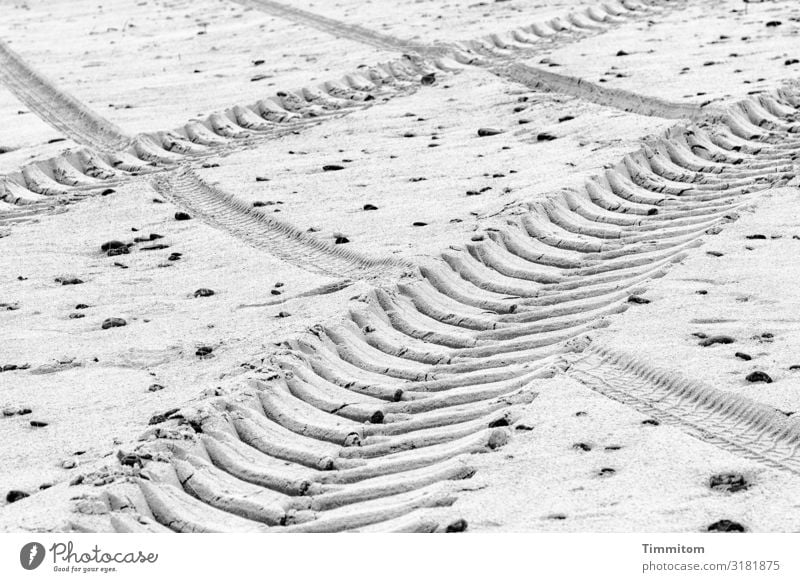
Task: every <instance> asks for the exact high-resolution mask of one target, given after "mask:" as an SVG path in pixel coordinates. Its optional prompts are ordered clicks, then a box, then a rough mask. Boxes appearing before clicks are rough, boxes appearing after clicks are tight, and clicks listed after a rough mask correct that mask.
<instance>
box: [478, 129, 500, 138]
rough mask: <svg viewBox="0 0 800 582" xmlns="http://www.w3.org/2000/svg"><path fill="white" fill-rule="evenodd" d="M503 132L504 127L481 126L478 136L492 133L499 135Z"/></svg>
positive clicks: (487, 135) (486, 135)
mask: <svg viewBox="0 0 800 582" xmlns="http://www.w3.org/2000/svg"><path fill="white" fill-rule="evenodd" d="M501 133H503V130H502V129H494V128H492V127H481V128H480V129H479V130H478V137H489V136H492V135H499V134H501Z"/></svg>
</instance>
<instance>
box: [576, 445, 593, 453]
mask: <svg viewBox="0 0 800 582" xmlns="http://www.w3.org/2000/svg"><path fill="white" fill-rule="evenodd" d="M572 448H573V449H575V450H576V451H585V452H587V453H588V452H589V451H591V450H592V447H591V446H590V445H587V444H586V443H575V444H574V445H572Z"/></svg>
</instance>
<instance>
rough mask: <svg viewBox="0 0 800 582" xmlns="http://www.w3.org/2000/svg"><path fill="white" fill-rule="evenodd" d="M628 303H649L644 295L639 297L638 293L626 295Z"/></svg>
mask: <svg viewBox="0 0 800 582" xmlns="http://www.w3.org/2000/svg"><path fill="white" fill-rule="evenodd" d="M628 303H637V304H639V305H647V304H648V303H650V300H649V299H645V298H644V297H640V296H639V295H631V296H630V297H628Z"/></svg>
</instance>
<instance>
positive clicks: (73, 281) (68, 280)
mask: <svg viewBox="0 0 800 582" xmlns="http://www.w3.org/2000/svg"><path fill="white" fill-rule="evenodd" d="M56 283H61V284H62V285H81V284H82V283H83V281H82V280H81V279H78V278H76V277H56Z"/></svg>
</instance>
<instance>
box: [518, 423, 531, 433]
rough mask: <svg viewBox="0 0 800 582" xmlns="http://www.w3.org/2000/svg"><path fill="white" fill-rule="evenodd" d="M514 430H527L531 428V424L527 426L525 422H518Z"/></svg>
mask: <svg viewBox="0 0 800 582" xmlns="http://www.w3.org/2000/svg"><path fill="white" fill-rule="evenodd" d="M514 430H525V431H527V430H533V427H532V426H528V425H527V424H518V425H517V426H515V427H514Z"/></svg>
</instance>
